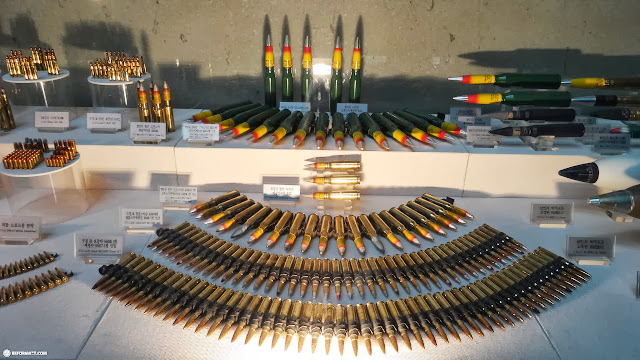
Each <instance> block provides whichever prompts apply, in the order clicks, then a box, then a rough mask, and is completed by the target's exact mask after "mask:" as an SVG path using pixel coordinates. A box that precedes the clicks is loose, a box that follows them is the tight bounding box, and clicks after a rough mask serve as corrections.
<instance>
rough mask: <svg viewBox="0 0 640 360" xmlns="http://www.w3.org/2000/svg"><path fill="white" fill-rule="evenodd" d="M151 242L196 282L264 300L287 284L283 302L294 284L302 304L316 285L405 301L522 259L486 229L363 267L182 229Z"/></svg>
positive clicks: (511, 243)
mask: <svg viewBox="0 0 640 360" xmlns="http://www.w3.org/2000/svg"><path fill="white" fill-rule="evenodd" d="M158 235H159V237H158V238H157V239H156V240H154V241H153V242H152V243H151V244H149V246H148V247H149V248H152V249H153V250H156V251H158V252H159V253H160V254H162V255H164V256H166V257H167V258H169V259H171V260H172V261H175V262H176V263H177V265H181V264H182V265H185V266H186V269H188V270H191V271H194V272H195V273H201V276H202V277H209V276H211V277H212V278H213V279H217V278H221V281H222V282H229V281H230V282H231V284H238V283H240V281H243V284H242V286H243V287H245V288H246V287H248V286H249V285H250V284H251V283H252V282H254V281H255V282H254V286H253V290H258V289H259V288H260V287H261V286H262V285H263V284H264V285H265V292H269V291H271V289H272V288H273V287H274V285H276V284H277V286H276V294H277V295H280V294H281V293H282V292H283V290H284V288H285V286H286V284H287V282H288V283H289V296H292V295H293V293H294V292H295V289H296V286H297V285H298V283H300V296H301V297H304V296H305V295H306V293H307V289H308V286H309V284H311V292H312V296H313V298H314V299H316V298H317V295H318V291H319V288H320V285H322V290H323V293H324V298H325V301H326V300H327V299H328V297H329V293H330V291H331V285H333V287H334V292H335V295H336V298H337V299H340V295H341V292H342V291H341V289H342V286H343V284H344V287H345V289H346V291H347V295H348V296H349V298H352V297H353V285H354V284H355V287H356V289H357V290H358V293H359V294H360V296H361V297H362V298H364V296H365V290H364V289H365V285H366V287H367V288H368V289H369V291H370V293H371V295H372V296H373V297H374V298H376V297H377V290H376V285H377V286H378V288H379V289H380V291H381V292H382V294H383V295H384V296H385V297H388V291H387V284H388V285H389V286H390V287H391V289H392V290H393V292H394V293H395V294H396V295H399V294H400V291H399V287H398V283H399V284H400V286H401V287H402V288H403V289H404V291H405V292H406V293H407V294H410V293H411V290H410V287H409V284H411V285H412V286H413V287H414V288H415V289H416V291H418V292H420V291H421V290H422V289H421V286H420V283H422V284H423V285H424V286H425V287H426V288H427V289H429V290H431V284H430V283H433V284H434V285H435V286H436V287H437V288H438V289H441V288H442V285H441V283H440V281H442V282H444V283H446V284H447V285H448V286H452V281H454V282H456V283H460V277H462V278H463V279H465V280H467V281H469V280H470V277H469V275H470V276H473V277H476V278H477V277H478V276H479V275H478V273H479V274H481V275H484V274H485V269H487V270H489V271H495V270H494V269H495V268H496V267H499V266H501V265H505V264H508V261H513V260H514V259H515V258H517V257H519V256H520V255H522V254H524V253H525V252H526V248H525V247H524V246H523V245H522V244H521V243H519V242H518V241H516V240H514V239H513V238H511V237H510V236H508V235H506V234H504V233H502V232H500V231H498V230H496V229H494V228H492V227H491V226H489V225H486V224H485V225H483V226H481V227H479V228H477V229H475V230H474V231H472V232H470V233H469V234H467V235H464V236H461V237H459V238H458V239H455V240H452V241H450V242H447V243H445V244H442V245H438V246H434V247H431V248H427V249H424V250H419V251H416V252H412V253H404V254H401V255H398V254H396V255H393V256H389V255H387V256H384V257H382V256H379V257H369V258H366V259H353V258H352V259H318V258H315V259H311V258H302V257H295V256H293V255H278V254H270V253H268V252H262V251H259V250H254V249H252V248H247V247H244V246H240V245H237V244H233V243H231V242H228V241H225V240H222V239H220V238H217V237H215V236H213V235H211V234H209V233H207V232H206V231H204V230H201V229H199V228H197V227H195V226H193V225H191V224H189V223H188V222H184V223H182V224H180V225H178V226H177V227H176V228H174V229H166V228H165V229H159V230H158Z"/></svg>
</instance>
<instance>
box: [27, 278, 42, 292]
mask: <svg viewBox="0 0 640 360" xmlns="http://www.w3.org/2000/svg"><path fill="white" fill-rule="evenodd" d="M29 287H30V288H31V292H32V293H33V295H38V294H39V293H40V287H39V286H38V284H36V282H35V280H34V279H33V278H29Z"/></svg>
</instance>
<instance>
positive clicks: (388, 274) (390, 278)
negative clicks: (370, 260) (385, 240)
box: [375, 256, 410, 295]
mask: <svg viewBox="0 0 640 360" xmlns="http://www.w3.org/2000/svg"><path fill="white" fill-rule="evenodd" d="M375 261H376V262H377V263H378V267H379V268H380V271H382V274H383V275H384V277H385V278H386V279H387V282H388V283H389V285H390V286H391V289H393V292H395V293H396V295H399V294H400V292H399V291H398V285H397V284H396V280H398V281H399V282H400V285H402V287H403V288H404V290H405V291H406V292H407V293H408V292H409V291H410V290H409V285H407V282H406V281H404V278H403V277H402V276H396V274H395V273H393V272H392V271H391V269H390V268H389V266H388V265H387V262H386V261H385V260H384V258H383V257H381V256H379V257H377V258H375ZM392 264H393V265H394V266H395V264H394V263H393V262H392ZM398 275H399V274H398Z"/></svg>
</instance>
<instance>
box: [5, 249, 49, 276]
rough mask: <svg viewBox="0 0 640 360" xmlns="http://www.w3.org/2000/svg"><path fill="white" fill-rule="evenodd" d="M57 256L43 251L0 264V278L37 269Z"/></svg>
mask: <svg viewBox="0 0 640 360" xmlns="http://www.w3.org/2000/svg"><path fill="white" fill-rule="evenodd" d="M57 256H58V254H50V253H48V252H46V251H43V252H41V253H39V254H35V255H33V256H29V257H28V258H25V259H22V260H20V261H16V262H14V263H11V264H5V265H4V266H0V279H6V278H10V277H12V276H16V275H20V274H22V273H26V272H27V271H31V270H33V269H37V268H39V267H41V266H44V265H46V264H48V263H50V262H52V261H54V260H55V259H56V257H57Z"/></svg>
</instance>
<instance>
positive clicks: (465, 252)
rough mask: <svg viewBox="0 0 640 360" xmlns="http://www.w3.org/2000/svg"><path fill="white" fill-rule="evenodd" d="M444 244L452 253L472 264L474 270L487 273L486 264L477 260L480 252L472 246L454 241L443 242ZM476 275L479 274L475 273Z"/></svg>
mask: <svg viewBox="0 0 640 360" xmlns="http://www.w3.org/2000/svg"><path fill="white" fill-rule="evenodd" d="M442 246H443V247H445V248H446V249H448V250H449V251H451V252H452V253H455V254H458V256H459V257H460V258H461V259H462V261H463V262H464V263H465V264H467V265H468V266H471V267H472V268H473V269H474V270H476V271H478V272H479V273H482V274H485V271H484V268H483V266H484V265H483V264H481V263H480V262H479V261H478V260H477V257H478V253H477V252H475V251H473V250H472V249H471V248H469V247H467V246H465V245H464V244H461V243H459V242H454V241H450V242H448V243H445V244H442ZM443 250H444V249H443ZM445 251H446V250H445ZM474 276H477V274H475V275H474Z"/></svg>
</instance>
